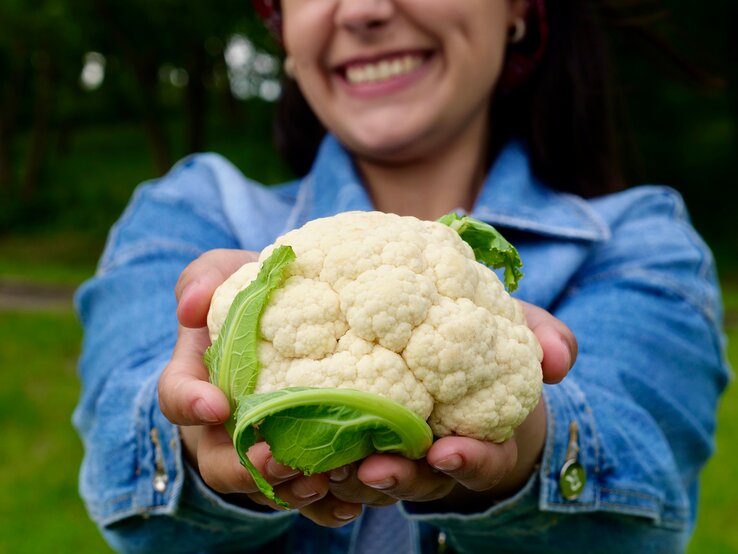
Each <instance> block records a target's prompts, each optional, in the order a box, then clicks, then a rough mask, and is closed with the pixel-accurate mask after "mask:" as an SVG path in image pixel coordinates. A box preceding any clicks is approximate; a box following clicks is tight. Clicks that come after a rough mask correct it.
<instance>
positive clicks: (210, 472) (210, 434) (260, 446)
mask: <svg viewBox="0 0 738 554" xmlns="http://www.w3.org/2000/svg"><path fill="white" fill-rule="evenodd" d="M246 455H247V456H248V458H249V460H250V461H251V463H252V464H253V465H254V467H255V468H256V469H257V471H259V473H261V475H263V476H264V477H265V478H266V480H267V481H268V482H269V483H270V484H271V485H273V486H275V485H279V484H281V483H285V482H287V481H290V480H291V479H294V478H296V477H298V476H301V475H302V474H301V472H299V471H296V470H292V469H290V468H288V467H286V466H283V465H281V464H278V463H276V462H275V461H274V460H273V459H272V455H271V452H270V451H269V446H268V445H267V444H266V443H265V442H258V443H256V444H255V445H253V446H252V447H251V448H249V450H248V452H247V453H246ZM197 466H198V469H199V471H200V475H201V476H202V478H203V480H204V481H205V482H206V483H207V484H208V486H209V487H210V488H212V489H213V490H215V491H217V492H219V493H221V494H234V493H258V492H259V488H258V487H257V486H256V483H255V482H254V479H253V477H252V476H251V473H249V471H248V470H247V469H246V468H245V467H244V466H243V465H241V460H240V459H239V457H238V453H237V452H236V449H235V448H234V447H233V441H232V440H231V437H230V436H229V435H228V431H226V429H225V427H224V426H222V425H218V426H212V427H204V428H203V429H202V435H201V436H200V441H199V443H198V449H197ZM326 489H327V487H326ZM262 498H263V497H262ZM262 503H264V502H262Z"/></svg>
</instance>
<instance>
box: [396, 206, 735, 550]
mask: <svg viewBox="0 0 738 554" xmlns="http://www.w3.org/2000/svg"><path fill="white" fill-rule="evenodd" d="M662 196H663V195H662ZM647 200H649V202H650V204H651V205H650V206H648V205H646V202H645V201H641V202H640V203H639V205H638V206H631V207H630V208H629V209H628V210H627V212H628V214H629V215H628V218H627V219H625V220H624V221H622V223H619V224H618V225H617V226H615V229H614V234H613V239H612V241H611V242H610V243H608V244H605V245H602V246H600V247H599V248H598V249H597V250H596V251H595V252H593V253H592V255H591V256H590V258H589V261H588V262H587V264H586V265H585V267H583V268H581V270H580V272H579V273H578V275H577V276H575V278H574V280H573V281H572V283H571V285H570V287H569V288H568V289H567V290H565V291H564V292H563V294H562V295H561V296H560V298H559V300H558V302H557V305H556V306H555V307H554V308H553V313H554V315H556V316H557V317H559V318H560V319H561V320H562V321H564V322H565V323H566V324H568V325H569V327H570V328H571V329H572V331H573V332H574V334H575V335H576V336H577V339H578V341H579V345H580V352H579V356H578V359H577V363H576V364H575V366H574V367H573V368H572V371H571V372H570V374H569V376H568V377H567V378H566V379H565V380H564V381H563V382H562V383H561V384H559V385H556V386H549V387H546V388H545V391H544V398H545V403H546V407H547V416H548V418H547V419H548V431H547V438H546V445H545V448H544V454H543V459H542V463H541V467H540V470H539V471H538V472H537V474H536V475H534V477H533V478H532V479H531V480H530V481H529V482H528V484H527V485H526V486H525V488H524V489H523V490H522V491H521V492H520V493H518V494H517V495H516V496H514V497H512V498H510V499H508V500H505V501H503V502H500V503H498V504H497V505H496V506H493V507H492V508H490V509H489V510H487V511H485V512H481V513H478V514H475V515H473V516H465V517H460V516H454V515H445V516H444V515H439V514H422V513H420V511H419V510H418V509H417V506H410V507H409V509H410V510H413V517H416V518H417V519H420V520H425V521H428V522H431V523H434V524H435V525H437V526H439V527H441V528H442V529H444V530H445V531H446V533H447V534H448V535H449V538H450V540H451V542H452V543H453V544H455V545H456V546H457V547H458V548H459V550H461V551H466V550H469V551H474V550H475V549H478V548H481V545H483V544H489V543H491V542H494V543H495V544H499V545H500V546H501V548H502V550H505V549H507V548H521V549H530V550H532V551H536V550H537V549H538V550H540V549H544V548H545V549H546V551H549V552H558V551H561V552H574V551H587V552H597V551H598V550H597V549H598V548H600V549H602V550H603V551H609V549H611V548H612V545H613V544H617V545H618V550H621V551H624V552H644V551H649V552H651V551H655V552H679V551H682V550H683V549H684V548H685V547H686V543H687V540H688V538H689V535H690V533H691V530H692V527H693V525H694V519H695V506H696V491H697V478H698V474H699V471H700V469H701V468H702V466H703V464H704V463H705V461H706V460H707V458H708V457H709V455H710V453H711V450H712V433H713V430H714V425H715V407H716V404H717V400H718V397H719V395H720V392H721V391H722V389H723V387H724V386H725V383H726V378H727V364H726V361H725V358H724V356H723V351H722V345H721V332H720V327H719V322H720V298H719V292H718V288H717V285H716V283H715V280H714V272H713V266H712V260H711V258H710V255H709V252H707V250H706V249H705V247H704V245H702V244H701V242H700V241H699V240H698V239H697V238H696V236H695V234H694V231H693V230H692V229H691V227H690V226H689V224H688V222H687V221H686V220H685V219H684V218H683V217H682V216H680V215H679V214H680V212H681V210H679V209H675V208H674V206H675V205H676V207H677V208H679V207H680V206H681V204H680V203H679V202H678V201H676V202H675V201H674V200H675V199H674V198H673V197H671V198H670V202H669V203H666V202H663V200H656V201H655V200H654V199H653V198H649V199H647ZM658 202H663V205H659V204H658ZM654 204H656V205H654ZM639 210H640V213H638V212H639ZM572 422H576V423H577V426H578V443H579V448H580V451H579V462H580V463H581V464H583V466H584V468H585V471H586V476H587V482H586V485H585V487H584V490H583V491H582V493H581V494H580V495H579V496H578V497H577V498H576V499H574V500H567V499H565V498H564V497H563V495H562V493H561V490H560V488H559V484H558V479H559V472H560V469H561V467H562V466H563V464H564V462H565V460H566V454H567V447H568V443H569V426H570V424H571V423H572ZM554 545H555V546H554ZM608 545H609V546H608Z"/></svg>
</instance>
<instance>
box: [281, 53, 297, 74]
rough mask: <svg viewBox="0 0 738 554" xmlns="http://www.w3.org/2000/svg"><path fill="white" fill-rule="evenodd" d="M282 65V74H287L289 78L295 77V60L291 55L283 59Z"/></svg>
mask: <svg viewBox="0 0 738 554" xmlns="http://www.w3.org/2000/svg"><path fill="white" fill-rule="evenodd" d="M282 67H283V68H284V74H285V75H287V77H289V78H290V79H294V78H295V60H294V59H293V58H292V56H287V57H286V58H285V59H284V63H283V64H282Z"/></svg>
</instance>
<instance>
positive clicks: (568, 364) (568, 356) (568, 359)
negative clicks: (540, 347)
mask: <svg viewBox="0 0 738 554" xmlns="http://www.w3.org/2000/svg"><path fill="white" fill-rule="evenodd" d="M561 344H563V345H564V351H565V352H566V369H567V370H568V369H571V364H572V361H571V359H572V352H571V345H570V344H569V343H568V342H567V341H566V340H565V339H563V338H562V339H561Z"/></svg>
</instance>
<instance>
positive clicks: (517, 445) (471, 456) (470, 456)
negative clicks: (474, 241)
mask: <svg viewBox="0 0 738 554" xmlns="http://www.w3.org/2000/svg"><path fill="white" fill-rule="evenodd" d="M523 305H524V308H525V313H526V317H527V320H528V325H529V326H530V327H531V329H532V330H533V331H534V333H535V334H536V337H537V338H538V341H539V342H540V343H541V346H542V348H543V353H544V357H543V363H542V368H543V380H544V382H546V383H558V382H559V381H561V380H562V379H563V378H564V377H565V376H566V374H567V373H568V371H569V369H570V368H571V366H572V365H573V363H574V360H575V359H576V356H577V343H576V339H575V337H574V335H573V334H572V332H571V331H570V330H569V329H568V327H566V325H564V324H563V323H562V322H561V321H559V320H558V319H556V318H555V317H553V316H552V315H551V314H549V313H548V312H546V311H545V310H542V309H540V308H537V307H535V306H533V305H531V304H526V303H524V304H523ZM545 438H546V410H545V406H544V402H543V399H541V401H540V402H539V404H538V406H537V407H536V408H535V409H534V410H533V411H532V412H531V413H530V414H529V415H528V417H527V418H526V420H525V421H524V422H523V423H522V424H521V425H520V427H518V428H517V429H516V430H515V434H514V435H513V437H512V438H511V439H510V440H508V441H506V442H504V443H500V444H497V443H491V442H484V441H479V440H475V439H471V438H467V437H444V438H441V439H439V440H437V441H436V442H435V443H433V445H432V446H431V448H430V450H428V453H427V454H426V457H425V459H423V460H419V461H412V460H408V459H406V458H403V457H402V456H396V455H391V454H375V455H372V456H369V457H368V458H366V459H365V460H363V461H362V462H361V463H358V464H354V465H349V466H345V467H343V468H339V469H336V470H333V471H332V472H330V474H329V475H328V478H329V487H330V488H329V490H330V494H327V495H326V496H325V497H324V498H322V499H321V500H319V501H317V502H314V503H312V504H310V505H308V506H305V507H303V508H302V509H301V511H302V512H303V514H304V515H305V516H307V517H308V518H310V519H312V520H313V521H315V522H316V523H319V524H321V525H325V526H329V527H337V526H340V525H343V524H345V523H347V522H348V521H350V520H351V519H353V518H352V517H349V516H351V515H354V516H355V515H358V514H359V513H360V512H361V509H362V507H361V506H362V505H368V506H385V505H388V504H392V503H394V502H397V501H398V500H405V501H410V502H433V503H434V506H433V508H432V509H433V510H438V511H449V510H452V511H462V512H469V511H480V510H484V509H485V508H487V507H489V506H490V505H491V504H492V503H493V502H494V501H495V500H499V499H503V498H507V497H509V496H511V495H513V494H515V492H517V491H518V490H519V489H520V488H521V487H522V486H523V485H524V484H525V483H526V482H527V481H528V479H529V478H530V476H531V474H532V473H533V471H534V470H535V467H536V465H537V464H538V462H539V459H540V456H541V452H542V450H543V445H544V442H545ZM337 514H338V515H341V514H343V515H345V517H346V518H347V519H345V520H342V519H340V518H338V517H337Z"/></svg>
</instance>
